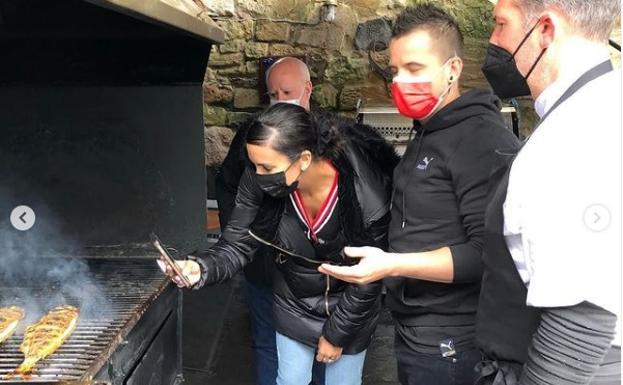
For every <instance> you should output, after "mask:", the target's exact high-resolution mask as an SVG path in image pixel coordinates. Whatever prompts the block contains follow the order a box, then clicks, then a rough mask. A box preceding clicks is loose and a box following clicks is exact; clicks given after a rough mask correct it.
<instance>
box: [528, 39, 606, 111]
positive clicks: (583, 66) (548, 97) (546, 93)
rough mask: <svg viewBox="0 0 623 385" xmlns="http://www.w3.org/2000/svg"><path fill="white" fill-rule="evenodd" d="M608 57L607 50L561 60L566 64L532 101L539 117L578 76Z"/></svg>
mask: <svg viewBox="0 0 623 385" xmlns="http://www.w3.org/2000/svg"><path fill="white" fill-rule="evenodd" d="M609 58H610V57H609V56H608V52H607V51H606V52H605V53H604V52H603V51H600V52H599V54H591V53H587V54H577V53H576V54H575V55H574V57H573V58H572V59H567V60H563V61H562V62H563V63H566V64H564V65H563V66H562V67H561V68H560V75H559V76H558V78H557V79H556V80H555V81H554V82H553V83H551V84H550V85H549V86H547V88H545V90H543V92H542V93H541V95H539V97H538V98H537V99H536V100H535V102H534V109H535V110H536V113H537V114H538V115H539V117H540V118H543V116H545V114H546V113H547V112H548V111H549V110H550V109H551V108H552V106H553V105H554V104H555V103H556V102H557V101H558V99H560V98H561V97H562V94H564V93H565V91H566V90H567V89H569V87H571V85H572V84H573V83H574V82H575V81H576V80H577V79H578V78H579V77H580V76H582V75H583V74H584V73H585V72H586V71H588V70H590V69H591V68H593V67H595V66H596V65H598V64H599V63H602V62H604V61H606V60H608V59H609Z"/></svg>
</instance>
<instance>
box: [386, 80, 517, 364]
mask: <svg viewBox="0 0 623 385" xmlns="http://www.w3.org/2000/svg"><path fill="white" fill-rule="evenodd" d="M414 128H415V137H414V139H413V141H412V142H411V143H410V144H409V146H408V147H407V150H406V152H405V154H404V157H403V158H402V161H401V162H400V164H399V165H398V166H397V167H396V169H395V171H394V195H393V199H392V210H391V216H392V218H391V223H390V226H389V233H388V237H389V250H390V251H392V252H397V253H409V252H419V251H429V250H435V249H438V248H441V247H444V246H448V247H450V250H451V251H452V259H453V264H454V282H453V283H451V284H445V283H436V282H431V281H424V280H418V279H409V278H389V279H386V280H385V284H386V286H387V291H388V293H387V305H388V306H389V308H390V309H391V310H392V311H393V313H394V317H395V319H396V320H397V322H398V332H399V334H400V335H402V336H403V337H404V339H405V340H406V341H407V342H408V343H409V342H411V343H410V344H409V345H411V346H412V347H413V348H414V349H415V350H421V351H424V352H434V351H436V352H439V342H441V340H443V339H446V338H452V339H454V340H455V341H454V342H455V344H456V345H457V346H458V347H460V345H464V346H466V345H471V342H472V336H473V325H474V324H475V314H476V308H477V304H478V296H479V292H480V279H481V275H482V261H481V252H482V242H483V229H484V211H485V207H486V200H487V191H488V187H489V186H488V180H489V175H490V173H491V171H492V168H493V164H494V160H495V150H496V149H502V148H516V147H517V146H518V145H519V141H518V139H517V138H516V137H515V136H514V135H513V134H512V132H511V131H510V130H509V129H507V127H506V124H505V122H504V120H503V119H502V116H501V113H500V102H499V100H498V99H497V98H496V97H495V96H493V95H492V94H491V93H490V92H489V91H484V90H472V91H469V92H467V93H465V94H463V95H462V96H461V97H459V98H458V99H456V100H454V101H453V102H451V103H449V104H448V105H447V106H445V107H444V108H443V109H441V110H440V111H439V112H437V113H436V114H435V115H433V117H432V118H431V119H430V120H429V121H428V122H427V123H426V124H424V125H421V124H419V123H418V122H415V125H414ZM416 327H417V328H418V329H417V330H416V329H415V328H416ZM416 332H417V335H415V334H416ZM414 345H416V346H414Z"/></svg>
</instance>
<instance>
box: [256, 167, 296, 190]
mask: <svg viewBox="0 0 623 385" xmlns="http://www.w3.org/2000/svg"><path fill="white" fill-rule="evenodd" d="M293 164H294V162H292V164H290V165H289V166H288V168H286V170H285V171H281V172H277V173H275V174H267V175H259V174H255V178H256V180H257V184H258V185H259V187H260V189H261V190H262V191H263V192H264V193H266V194H267V195H270V196H271V197H273V198H285V197H287V196H288V195H290V194H291V193H292V192H293V191H294V190H296V188H297V187H298V185H299V182H298V180H297V181H294V183H292V184H291V185H289V186H288V184H287V183H286V171H288V170H289V169H290V167H292V165H293ZM299 176H300V174H299ZM297 179H298V177H297Z"/></svg>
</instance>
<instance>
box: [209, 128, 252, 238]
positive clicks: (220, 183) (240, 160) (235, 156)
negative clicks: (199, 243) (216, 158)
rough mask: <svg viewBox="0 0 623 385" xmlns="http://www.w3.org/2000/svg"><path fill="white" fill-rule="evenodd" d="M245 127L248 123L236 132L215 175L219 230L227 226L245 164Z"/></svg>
mask: <svg viewBox="0 0 623 385" xmlns="http://www.w3.org/2000/svg"><path fill="white" fill-rule="evenodd" d="M247 128H248V125H246V124H245V125H243V126H242V127H240V128H239V129H238V131H237V132H236V135H235V136H234V139H233V140H232V142H231V145H230V147H229V151H228V152H227V156H226V157H225V160H223V164H221V168H220V170H219V172H218V174H217V175H216V201H217V202H218V209H219V221H220V224H221V231H223V230H225V227H227V223H228V222H229V218H230V217H231V214H232V211H233V210H234V206H235V200H236V194H237V193H238V184H239V183H240V178H241V177H242V174H243V173H244V170H245V168H246V166H247V155H246V150H245V138H246V135H247Z"/></svg>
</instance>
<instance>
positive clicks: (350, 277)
mask: <svg viewBox="0 0 623 385" xmlns="http://www.w3.org/2000/svg"><path fill="white" fill-rule="evenodd" d="M344 253H345V254H346V256H348V257H349V258H359V259H360V261H359V263H358V264H357V265H354V266H335V265H329V264H322V265H321V266H320V267H319V268H318V271H320V272H321V273H323V274H327V275H330V276H332V277H335V278H337V279H339V280H342V281H346V282H351V283H357V284H360V285H362V284H366V283H370V282H374V281H378V280H379V279H383V278H385V277H388V276H390V275H392V273H393V269H394V266H393V265H394V261H395V259H396V257H395V256H394V255H393V254H390V253H386V252H384V251H383V250H381V249H378V248H376V247H369V246H366V247H345V248H344Z"/></svg>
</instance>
